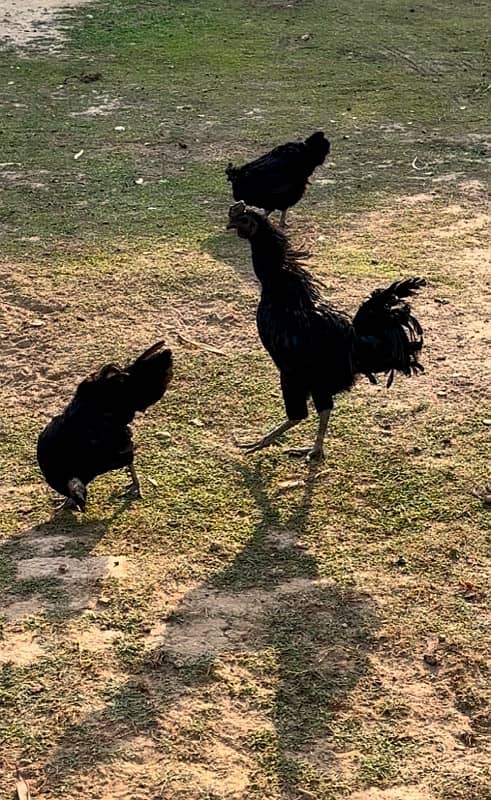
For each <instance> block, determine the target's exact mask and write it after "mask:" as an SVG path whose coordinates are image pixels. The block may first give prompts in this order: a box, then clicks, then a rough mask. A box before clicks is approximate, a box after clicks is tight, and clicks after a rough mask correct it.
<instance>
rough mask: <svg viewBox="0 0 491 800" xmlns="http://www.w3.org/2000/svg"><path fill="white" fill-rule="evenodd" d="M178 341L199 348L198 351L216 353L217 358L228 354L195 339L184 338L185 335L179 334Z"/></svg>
mask: <svg viewBox="0 0 491 800" xmlns="http://www.w3.org/2000/svg"><path fill="white" fill-rule="evenodd" d="M176 335H177V338H178V340H179V341H180V342H181V343H183V344H190V345H192V346H193V347H197V348H198V350H207V351H208V352H209V353H215V354H216V355H217V356H226V355H227V354H226V353H224V352H223V350H219V349H218V347H211V346H210V345H208V344H204V343H203V342H197V341H196V340H195V339H189V338H188V337H187V336H184V334H183V333H180V332H177V334H176Z"/></svg>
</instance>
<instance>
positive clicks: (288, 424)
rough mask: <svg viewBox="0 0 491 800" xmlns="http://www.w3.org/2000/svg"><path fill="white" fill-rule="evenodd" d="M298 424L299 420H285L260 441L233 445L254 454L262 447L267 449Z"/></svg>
mask: <svg viewBox="0 0 491 800" xmlns="http://www.w3.org/2000/svg"><path fill="white" fill-rule="evenodd" d="M299 422H301V420H299V419H287V420H285V422H282V423H281V425H277V426H276V428H273V430H272V431H269V433H267V434H266V435H265V436H263V437H262V439H258V440H257V442H243V443H241V442H237V441H235V444H236V446H237V447H240V448H242V449H243V450H247V451H248V452H249V453H254V452H255V450H262V449H263V447H269V445H270V444H273V442H275V441H276V439H278V438H279V437H280V436H281V435H282V434H283V433H285V432H286V431H289V430H290V428H293V426H294V425H298V423H299Z"/></svg>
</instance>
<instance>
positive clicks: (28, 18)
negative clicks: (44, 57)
mask: <svg viewBox="0 0 491 800" xmlns="http://www.w3.org/2000/svg"><path fill="white" fill-rule="evenodd" d="M90 2H92V0H61V2H60V0H0V25H1V28H2V44H4V45H14V46H15V47H22V48H23V47H26V46H28V45H37V46H39V45H43V44H44V45H45V44H46V43H47V42H49V46H50V49H57V48H59V47H60V46H61V43H62V42H63V39H64V33H63V16H62V15H63V12H64V11H66V10H67V9H68V8H75V7H77V6H82V5H87V4H88V3H90Z"/></svg>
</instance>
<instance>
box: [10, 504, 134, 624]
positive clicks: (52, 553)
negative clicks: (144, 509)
mask: <svg viewBox="0 0 491 800" xmlns="http://www.w3.org/2000/svg"><path fill="white" fill-rule="evenodd" d="M130 502H131V501H130V500H129V499H127V498H124V499H121V501H120V503H119V505H118V506H117V507H116V508H115V509H114V511H113V512H112V513H111V514H108V515H107V516H105V517H103V518H98V519H95V520H94V519H91V518H90V517H88V518H87V516H86V515H85V514H79V513H77V512H71V511H65V510H61V509H60V508H54V509H53V511H52V514H51V517H50V518H49V519H48V520H47V521H45V522H41V523H38V524H37V525H33V526H32V527H28V528H26V529H25V530H23V531H21V532H20V533H19V534H17V535H15V536H12V537H9V538H8V539H6V540H5V541H4V542H3V543H2V544H1V545H0V564H1V565H2V570H1V571H2V572H4V573H5V574H4V576H0V577H4V578H6V579H5V580H2V581H1V583H3V584H4V585H5V586H6V587H8V594H7V595H6V597H4V613H5V616H6V617H7V619H8V618H9V612H10V606H11V605H13V606H14V610H15V604H16V602H17V601H19V600H25V599H28V598H29V597H32V596H35V597H36V599H37V601H38V604H39V613H43V612H46V613H50V612H51V611H53V612H54V611H56V615H57V617H58V619H59V620H60V621H61V620H64V621H65V622H68V621H69V620H70V619H71V618H73V617H76V616H78V615H79V614H80V613H82V612H83V611H84V610H85V606H84V602H85V601H86V600H87V599H90V600H91V601H92V602H96V597H97V595H98V593H99V589H100V583H101V580H102V579H103V578H104V577H105V571H106V569H105V563H104V562H105V560H106V561H107V562H108V563H109V561H110V559H109V558H107V557H104V556H97V557H92V558H91V556H90V554H91V552H92V551H93V550H94V549H95V548H96V546H97V544H98V543H99V541H101V540H102V539H103V538H104V536H105V535H106V532H107V531H108V530H109V529H110V528H111V525H112V524H113V523H114V521H115V519H117V517H119V516H120V514H122V513H123V512H124V511H125V510H126V509H127V508H128V506H129V504H130ZM92 562H94V563H93V564H92ZM92 570H93V571H92ZM80 581H82V584H83V586H84V587H85V589H86V590H87V591H85V589H80V591H78V589H77V597H74V592H75V587H76V586H77V587H78V584H79V582H80ZM74 582H75V583H74ZM89 586H90V590H89V589H88V588H87V587H89ZM78 588H79V587H78ZM78 594H79V595H80V596H79V597H78ZM78 601H80V602H78Z"/></svg>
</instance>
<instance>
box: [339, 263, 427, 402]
mask: <svg viewBox="0 0 491 800" xmlns="http://www.w3.org/2000/svg"><path fill="white" fill-rule="evenodd" d="M425 285H426V281H425V280H424V279H422V278H407V279H406V280H403V281H396V282H395V283H392V284H391V285H390V286H388V287H386V288H384V289H376V290H375V291H374V292H372V294H371V296H370V297H369V299H368V300H366V301H365V302H364V303H362V305H361V306H360V308H359V309H358V311H357V313H356V314H355V317H354V319H353V326H354V328H355V331H356V334H357V339H358V346H357V360H358V371H359V372H360V373H363V374H365V375H367V377H368V378H369V380H370V381H371V382H372V383H373V382H374V381H376V378H375V374H376V373H380V372H385V373H386V374H387V375H388V378H387V387H388V388H389V387H390V386H391V385H392V382H393V380H394V375H395V373H396V372H401V373H402V374H404V375H414V374H417V373H420V372H423V371H424V368H423V366H422V365H421V364H420V363H419V361H418V357H419V353H420V351H421V349H422V347H423V329H422V327H421V325H420V323H419V321H418V320H417V318H416V317H415V316H414V314H413V313H412V309H411V306H410V304H409V303H408V302H406V301H405V298H408V297H412V296H413V295H414V294H415V293H416V292H417V291H418V290H419V289H421V288H422V287H423V286H425Z"/></svg>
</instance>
